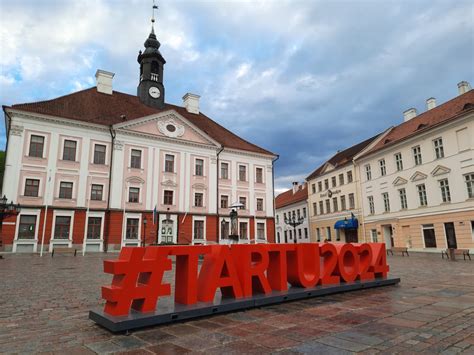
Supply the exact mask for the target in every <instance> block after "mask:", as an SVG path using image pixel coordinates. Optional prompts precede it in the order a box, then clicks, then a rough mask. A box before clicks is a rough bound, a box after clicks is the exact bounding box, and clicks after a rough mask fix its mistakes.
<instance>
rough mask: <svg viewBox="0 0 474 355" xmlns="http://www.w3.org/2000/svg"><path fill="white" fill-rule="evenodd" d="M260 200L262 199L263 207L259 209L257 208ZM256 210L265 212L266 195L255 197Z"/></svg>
mask: <svg viewBox="0 0 474 355" xmlns="http://www.w3.org/2000/svg"><path fill="white" fill-rule="evenodd" d="M258 200H262V209H261V210H259V209H258V208H257V206H258ZM255 211H257V212H265V198H264V197H255Z"/></svg>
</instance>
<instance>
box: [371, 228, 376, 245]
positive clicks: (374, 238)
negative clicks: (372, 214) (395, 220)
mask: <svg viewBox="0 0 474 355" xmlns="http://www.w3.org/2000/svg"><path fill="white" fill-rule="evenodd" d="M370 235H371V237H372V242H373V243H377V229H371V230H370Z"/></svg>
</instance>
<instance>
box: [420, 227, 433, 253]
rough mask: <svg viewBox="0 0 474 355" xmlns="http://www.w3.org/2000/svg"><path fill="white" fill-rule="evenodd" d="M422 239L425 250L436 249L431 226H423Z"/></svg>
mask: <svg viewBox="0 0 474 355" xmlns="http://www.w3.org/2000/svg"><path fill="white" fill-rule="evenodd" d="M422 228H423V239H424V241H425V248H436V235H435V229H434V225H433V224H423V227H422Z"/></svg>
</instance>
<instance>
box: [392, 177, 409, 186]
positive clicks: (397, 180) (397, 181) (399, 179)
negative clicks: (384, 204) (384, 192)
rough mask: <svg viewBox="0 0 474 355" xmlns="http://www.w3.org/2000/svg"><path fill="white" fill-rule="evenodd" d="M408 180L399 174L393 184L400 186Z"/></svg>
mask: <svg viewBox="0 0 474 355" xmlns="http://www.w3.org/2000/svg"><path fill="white" fill-rule="evenodd" d="M407 182H408V181H407V180H406V179H404V178H402V177H400V176H398V177H397V178H396V179H395V180H394V181H393V185H395V186H400V185H404V184H406V183H407Z"/></svg>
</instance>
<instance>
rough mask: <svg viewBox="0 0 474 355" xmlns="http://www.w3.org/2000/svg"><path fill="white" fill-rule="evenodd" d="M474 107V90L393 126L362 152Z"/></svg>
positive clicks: (382, 146) (414, 133)
mask: <svg viewBox="0 0 474 355" xmlns="http://www.w3.org/2000/svg"><path fill="white" fill-rule="evenodd" d="M473 109H474V90H469V91H468V92H466V93H464V94H462V95H459V96H457V97H455V98H454V99H451V100H449V101H447V102H445V103H444V104H442V105H439V106H437V107H435V108H432V109H431V110H428V111H425V112H423V113H421V114H420V115H418V116H416V117H414V118H412V119H411V120H409V121H406V122H403V123H401V124H399V125H398V126H395V127H394V128H393V129H392V130H391V131H390V132H389V133H388V134H387V135H386V136H385V137H383V138H382V139H381V140H380V142H377V144H376V145H375V146H374V147H372V148H371V149H370V150H369V151H367V152H366V153H364V156H365V155H368V154H370V153H373V152H375V151H378V150H380V149H383V148H385V147H387V146H390V145H392V144H395V143H397V142H400V141H402V140H404V139H407V138H409V137H411V136H413V135H416V134H418V133H420V132H425V131H427V130H429V129H431V128H433V127H435V126H437V125H440V124H443V123H446V122H448V121H450V120H452V119H456V118H457V117H458V115H459V114H461V113H463V112H467V111H471V110H473Z"/></svg>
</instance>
